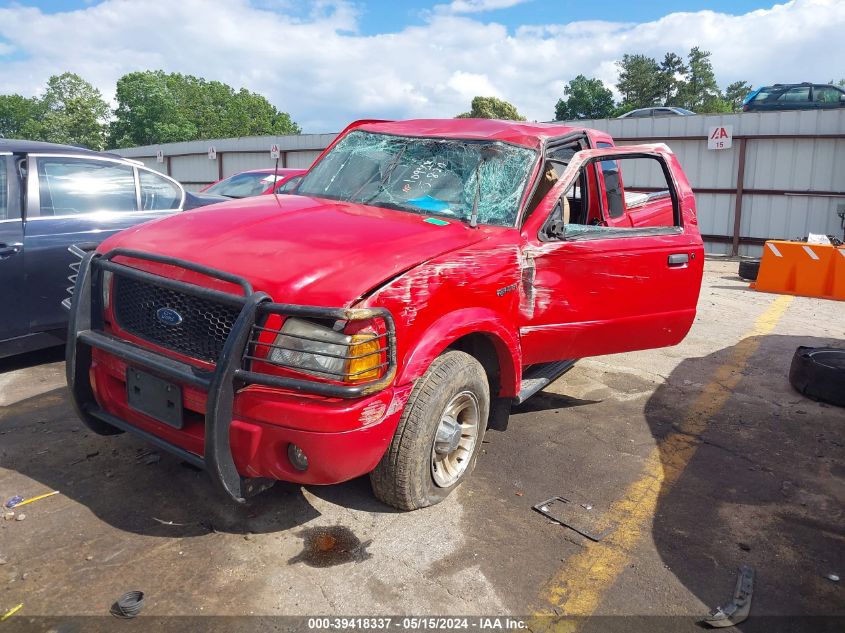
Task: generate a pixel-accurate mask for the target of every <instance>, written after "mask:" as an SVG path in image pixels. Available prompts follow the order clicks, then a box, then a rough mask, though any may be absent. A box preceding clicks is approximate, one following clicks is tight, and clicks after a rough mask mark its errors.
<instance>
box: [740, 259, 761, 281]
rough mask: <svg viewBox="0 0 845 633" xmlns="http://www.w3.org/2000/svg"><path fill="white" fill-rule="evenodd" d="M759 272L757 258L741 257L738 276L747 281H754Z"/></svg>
mask: <svg viewBox="0 0 845 633" xmlns="http://www.w3.org/2000/svg"><path fill="white" fill-rule="evenodd" d="M758 272H760V260H759V259H743V260H740V262H739V276H740V277H742V278H743V279H745V280H747V281H756V279H757V273H758Z"/></svg>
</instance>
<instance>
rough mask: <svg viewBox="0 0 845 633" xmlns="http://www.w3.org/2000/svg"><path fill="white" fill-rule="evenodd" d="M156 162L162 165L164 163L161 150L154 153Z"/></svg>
mask: <svg viewBox="0 0 845 633" xmlns="http://www.w3.org/2000/svg"><path fill="white" fill-rule="evenodd" d="M156 162H157V163H163V162H164V152H163V151H162V150H158V151H157V152H156Z"/></svg>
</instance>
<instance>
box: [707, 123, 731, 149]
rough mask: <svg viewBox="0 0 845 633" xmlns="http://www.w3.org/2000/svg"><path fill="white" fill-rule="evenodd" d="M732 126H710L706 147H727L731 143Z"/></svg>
mask: <svg viewBox="0 0 845 633" xmlns="http://www.w3.org/2000/svg"><path fill="white" fill-rule="evenodd" d="M733 137H734V126H733V125H718V126H716V127H711V128H710V131H709V132H708V134H707V149H728V148H729V147H730V146H731V145H732V144H733Z"/></svg>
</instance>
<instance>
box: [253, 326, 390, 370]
mask: <svg viewBox="0 0 845 633" xmlns="http://www.w3.org/2000/svg"><path fill="white" fill-rule="evenodd" d="M382 341H383V337H380V336H379V335H378V334H377V333H376V332H375V331H374V330H372V329H371V328H368V329H367V330H364V331H361V332H358V333H356V334H345V333H343V332H338V331H337V330H334V329H331V328H328V327H325V326H322V325H318V324H316V323H312V322H310V321H305V320H303V319H297V318H288V319H286V320H285V323H284V325H283V326H282V329H281V331H280V333H279V335H278V336H277V337H276V341H275V344H274V345H273V347H272V348H271V350H270V353H269V354H268V356H267V360H268V361H269V362H271V363H275V364H278V365H282V366H285V367H290V368H291V369H296V370H298V371H302V372H304V373H307V374H314V375H317V376H320V377H322V378H330V379H332V380H338V381H343V382H363V381H367V380H374V379H376V378H378V377H379V376H380V375H381V373H382V372H381V369H382V364H383V362H382V352H383V351H384V350H383V346H382Z"/></svg>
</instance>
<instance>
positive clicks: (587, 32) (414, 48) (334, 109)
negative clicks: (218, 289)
mask: <svg viewBox="0 0 845 633" xmlns="http://www.w3.org/2000/svg"><path fill="white" fill-rule="evenodd" d="M460 1H461V2H462V3H469V4H471V5H478V4H481V3H486V4H488V5H490V4H491V3H494V2H499V4H501V3H504V2H508V0H460ZM453 4H454V3H453ZM292 5H293V6H297V9H296V11H297V12H296V13H287V14H286V13H285V8H284V7H286V6H292ZM261 7H265V8H260V7H259V6H258V5H256V4H250V3H249V2H248V0H229V1H228V2H225V3H224V2H219V3H208V2H206V1H204V0H181V1H180V2H172V1H170V0H150V1H148V2H137V1H135V0H105V1H104V2H102V3H100V4H97V5H94V6H90V7H87V8H84V9H79V10H76V11H69V12H65V13H60V14H51V15H45V14H43V13H41V12H40V11H39V10H38V9H35V8H31V7H23V6H20V5H7V6H6V7H5V8H0V43H2V49H3V50H0V77H2V85H0V90H2V91H3V92H20V93H22V94H25V95H32V94H35V93H36V92H37V91H38V90H39V89H41V88H42V86H43V85H44V83H45V81H46V79H47V78H48V77H49V76H50V75H51V74H54V73H61V72H64V71H66V70H70V71H73V72H76V73H79V74H80V75H82V76H83V77H85V78H86V79H88V80H89V81H91V82H92V83H94V84H95V85H96V86H97V87H99V88H100V90H102V91H103V93H104V94H105V95H106V96H107V97H108V98H112V97H113V94H114V86H115V81H116V80H117V79H118V77H120V76H121V75H123V74H124V73H127V72H130V71H134V70H145V69H156V68H162V69H164V70H166V71H178V72H182V73H190V74H194V75H199V76H203V77H206V78H208V79H217V80H220V81H224V82H226V83H229V84H231V85H233V86H236V87H240V86H245V87H247V88H249V89H250V90H253V91H256V92H259V93H262V94H264V95H266V96H267V97H268V98H269V99H270V100H271V101H272V102H273V103H274V104H275V105H276V106H277V107H279V108H280V109H282V110H286V111H288V112H290V113H291V115H292V116H293V118H294V120H296V121H297V122H299V123H300V124H301V125H302V126H303V128H304V129H305V130H306V131H309V132H322V131H336V130H339V129H341V128H342V127H343V126H344V125H345V124H346V123H348V122H349V121H350V120H352V119H355V118H362V117H375V118H403V117H449V116H454V115H455V114H457V113H459V112H465V111H466V110H468V109H469V101H470V99H471V97H472V96H474V95H475V94H487V95H495V96H499V97H500V98H503V99H506V100H508V101H510V102H512V103H513V104H515V105H516V106H517V108H518V109H519V111H520V112H521V113H522V114H524V115H525V116H527V117H528V118H529V119H538V120H547V119H549V118H551V116H552V114H553V111H554V104H555V102H556V101H557V99H558V98H559V97H560V96H561V94H562V89H563V85H564V83H565V82H566V81H568V80H569V79H571V78H572V77H574V76H575V75H577V74H579V73H581V74H584V75H587V76H588V77H589V76H595V77H599V78H600V79H602V80H603V81H605V82H606V83H608V84H612V83H613V82H615V80H616V67H615V65H614V61H615V60H617V59H619V58H621V56H622V54H623V53H626V52H638V53H646V54H648V55H652V56H656V57H662V55H663V53H665V52H666V51H669V50H672V51H676V52H678V53H681V54H683V53H685V52H686V51H688V50H689V49H690V48H691V47H692V46H700V47H702V48H704V49H706V50H710V51H712V53H713V57H712V59H713V64H714V67H715V71H716V76H717V78H718V79H719V81H720V82H721V84H722V86H724V85H727V84H728V83H730V82H732V81H735V80H739V79H745V80H749V81H750V82H751V83H752V84H754V85H760V84H765V83H775V82H792V81H827V80H829V79H839V78H840V76H841V75H842V74H843V71H842V67H841V64H840V63H839V56H837V55H836V54H835V51H838V50H839V48H840V41H841V33H842V28H843V26H845V2H840V1H837V0H794V1H793V2H788V3H786V4H782V5H776V6H773V7H772V8H771V9H767V10H758V11H753V12H750V13H747V14H744V15H738V16H732V15H727V14H722V13H715V12H712V11H701V12H697V13H674V14H670V15H667V16H665V17H663V18H661V19H660V20H656V21H653V22H647V23H642V24H632V23H621V22H612V21H589V22H572V23H568V24H550V25H546V26H542V27H536V26H530V27H528V26H526V27H520V28H516V29H510V30H509V29H507V28H506V27H504V26H502V25H501V24H497V23H495V22H484V21H481V20H479V19H476V17H475V16H473V15H456V14H454V13H444V12H432V13H431V14H429V15H428V16H427V18H426V20H425V22H424V24H422V25H420V26H409V27H407V28H405V29H403V30H402V31H400V32H397V33H387V34H380V35H361V34H360V32H359V28H358V27H359V8H358V7H357V5H353V4H350V3H348V2H344V1H342V0H335V1H329V0H322V1H321V2H317V3H314V4H313V5H311V7H310V8H308V9H306V10H305V11H303V10H302V9H301V8H299V7H301V4H299V3H290V4H289V3H288V2H287V1H286V0H262V5H261ZM266 7H270V8H266ZM9 50H12V53H11V55H10V54H9V53H8V52H6V53H4V52H3V51H9ZM4 54H5V55H6V57H5V58H4V57H3V56H2V55H4Z"/></svg>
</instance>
